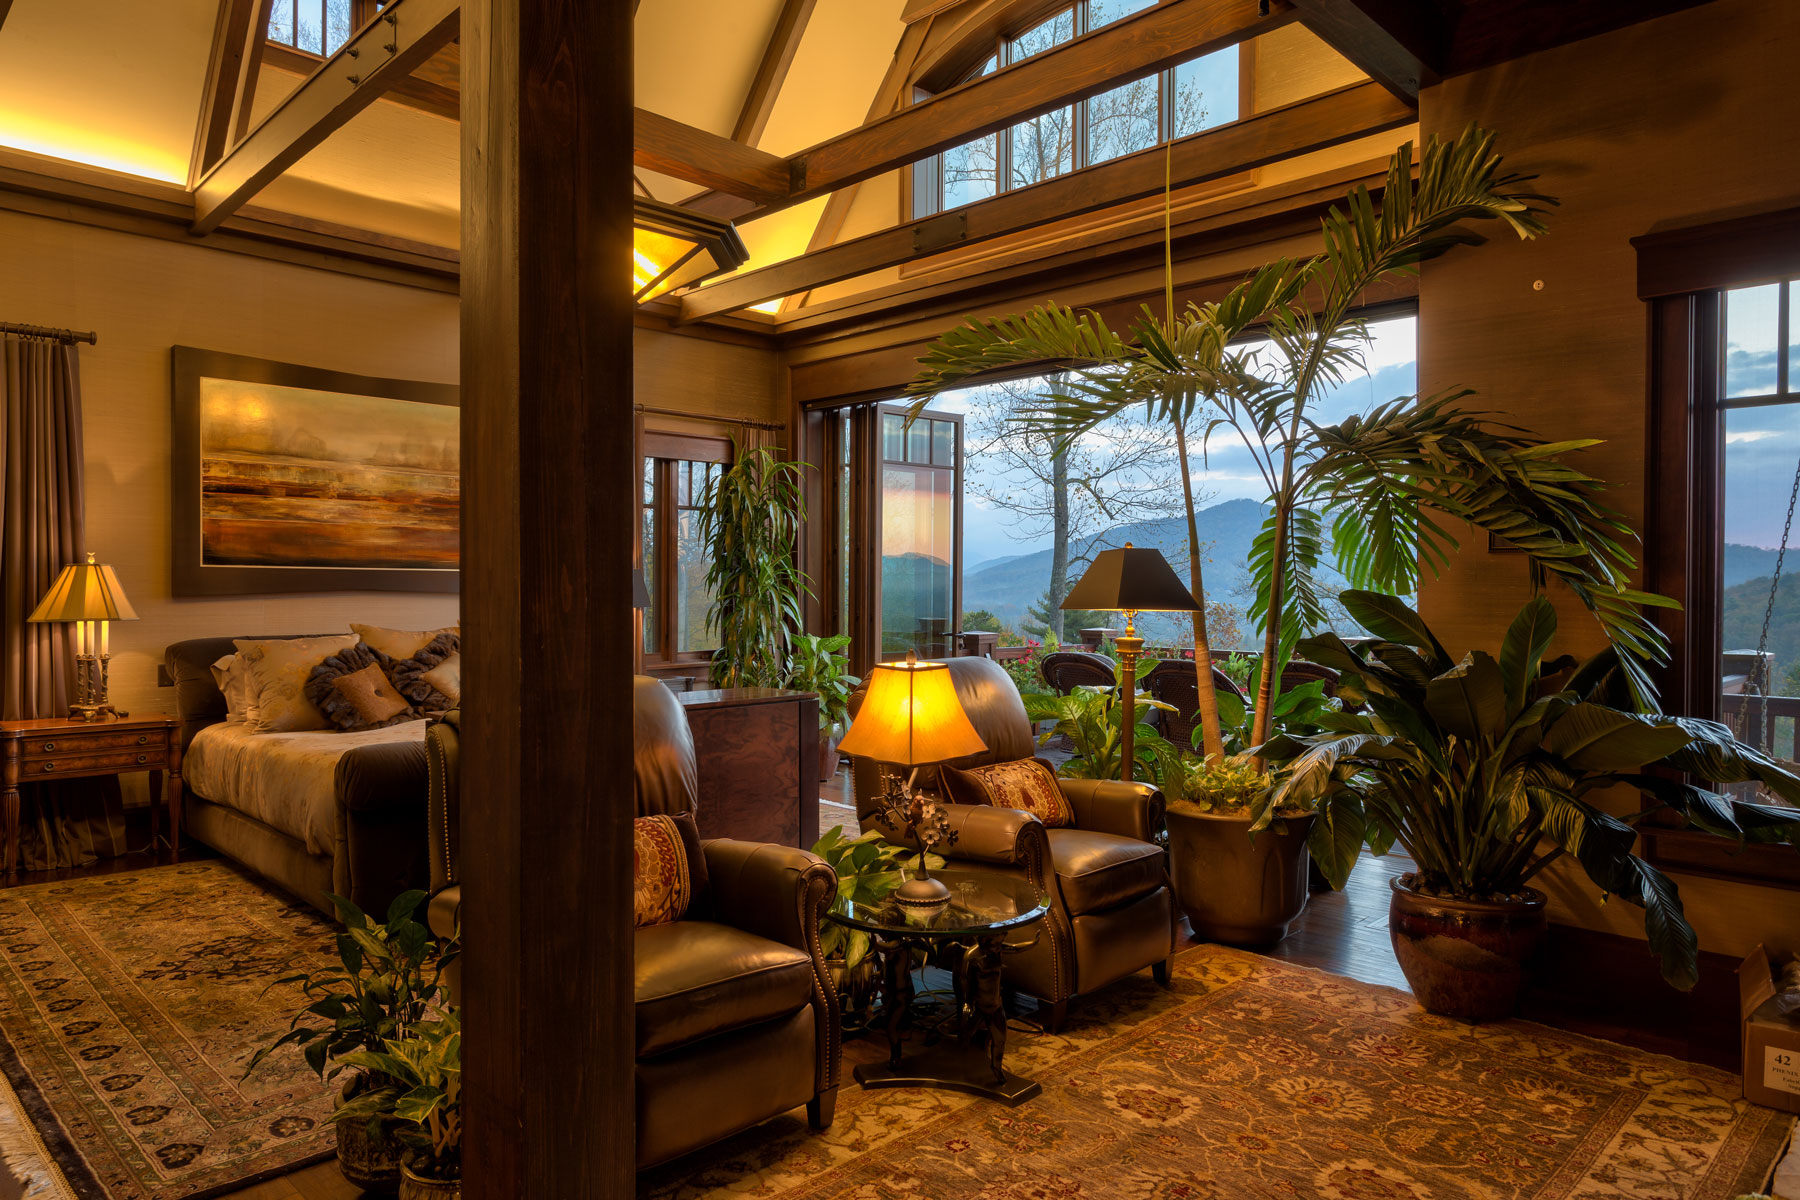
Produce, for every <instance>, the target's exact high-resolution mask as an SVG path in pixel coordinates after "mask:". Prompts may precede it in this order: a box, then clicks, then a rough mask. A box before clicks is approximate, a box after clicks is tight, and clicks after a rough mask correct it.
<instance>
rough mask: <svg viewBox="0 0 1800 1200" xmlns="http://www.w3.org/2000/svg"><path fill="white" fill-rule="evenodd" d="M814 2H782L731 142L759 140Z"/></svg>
mask: <svg viewBox="0 0 1800 1200" xmlns="http://www.w3.org/2000/svg"><path fill="white" fill-rule="evenodd" d="M817 3H818V0H785V3H783V4H782V6H781V12H780V13H779V14H777V16H776V18H775V29H774V32H772V33H771V34H770V35H769V44H768V45H767V46H766V47H765V48H764V49H763V56H762V61H761V62H760V63H758V64H757V67H756V75H755V77H754V78H752V79H751V80H750V90H749V92H748V93H746V94H745V96H744V107H743V109H742V110H741V111H739V113H738V119H737V124H736V125H734V126H733V127H732V130H731V140H732V141H734V142H742V143H743V144H744V145H746V146H754V145H756V144H757V143H758V142H760V141H762V135H763V130H764V129H765V128H766V127H767V126H768V124H769V115H770V114H771V113H773V112H774V111H775V101H776V99H777V98H779V97H780V95H781V85H782V84H784V83H786V82H787V75H788V68H790V67H792V66H793V65H794V52H795V51H797V50H799V49H800V39H801V38H802V37H804V36H805V35H806V23H807V22H808V21H809V20H811V19H812V13H813V8H814V6H815V5H816V4H817Z"/></svg>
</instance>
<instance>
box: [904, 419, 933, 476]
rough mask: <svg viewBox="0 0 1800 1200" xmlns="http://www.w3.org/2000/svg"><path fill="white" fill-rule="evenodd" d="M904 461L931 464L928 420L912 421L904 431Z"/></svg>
mask: <svg viewBox="0 0 1800 1200" xmlns="http://www.w3.org/2000/svg"><path fill="white" fill-rule="evenodd" d="M906 461H907V462H910V463H923V464H925V465H926V466H930V465H931V422H930V421H923V420H921V421H914V422H913V423H912V428H911V429H908V430H907V431H906Z"/></svg>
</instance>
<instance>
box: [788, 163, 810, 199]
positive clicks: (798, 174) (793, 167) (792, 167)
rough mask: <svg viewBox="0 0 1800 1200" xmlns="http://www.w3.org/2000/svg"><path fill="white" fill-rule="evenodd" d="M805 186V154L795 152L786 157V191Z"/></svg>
mask: <svg viewBox="0 0 1800 1200" xmlns="http://www.w3.org/2000/svg"><path fill="white" fill-rule="evenodd" d="M805 186H806V155H804V154H796V155H795V156H794V157H793V158H790V159H788V191H789V192H797V191H800V190H801V189H803V188H804V187H805Z"/></svg>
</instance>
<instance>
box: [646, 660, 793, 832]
mask: <svg viewBox="0 0 1800 1200" xmlns="http://www.w3.org/2000/svg"><path fill="white" fill-rule="evenodd" d="M676 699H678V700H680V701H681V705H682V707H683V708H685V709H686V710H687V717H688V725H689V726H690V727H691V728H692V729H693V731H694V753H695V756H696V758H697V760H698V767H699V774H700V803H699V805H698V808H697V811H696V812H695V814H694V815H695V819H696V824H698V825H699V827H700V836H701V837H703V838H717V837H726V838H740V839H742V840H744V841H747V842H779V843H781V844H782V845H784V846H799V847H802V848H803V849H809V850H810V849H811V848H812V845H813V843H814V842H816V841H818V840H819V698H818V697H817V696H815V695H813V693H811V692H788V691H782V690H779V689H777V688H715V689H712V690H710V691H696V692H681V693H678V694H677V696H676Z"/></svg>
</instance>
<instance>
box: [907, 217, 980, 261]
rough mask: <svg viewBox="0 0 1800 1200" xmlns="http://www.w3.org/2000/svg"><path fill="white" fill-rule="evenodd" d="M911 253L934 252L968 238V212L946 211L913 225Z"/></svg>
mask: <svg viewBox="0 0 1800 1200" xmlns="http://www.w3.org/2000/svg"><path fill="white" fill-rule="evenodd" d="M912 235H913V253H914V254H936V253H937V252H938V251H939V250H943V249H945V248H946V247H949V246H954V245H956V244H957V243H958V242H966V241H968V240H969V214H968V213H966V212H948V213H943V214H941V215H939V216H935V217H933V218H931V219H930V220H929V221H920V222H919V223H918V224H917V225H914V226H913V229H912Z"/></svg>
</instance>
